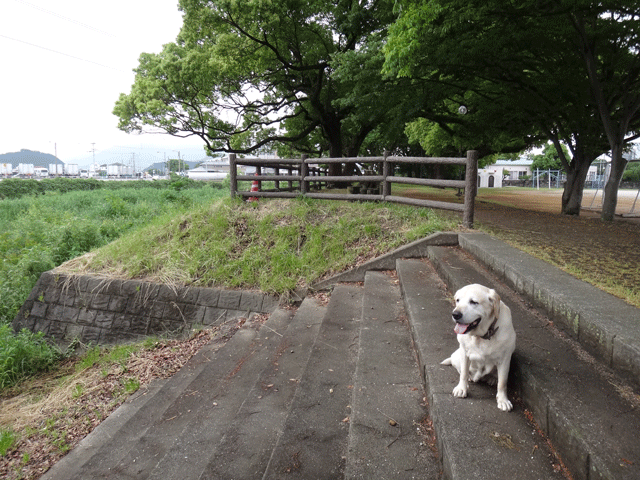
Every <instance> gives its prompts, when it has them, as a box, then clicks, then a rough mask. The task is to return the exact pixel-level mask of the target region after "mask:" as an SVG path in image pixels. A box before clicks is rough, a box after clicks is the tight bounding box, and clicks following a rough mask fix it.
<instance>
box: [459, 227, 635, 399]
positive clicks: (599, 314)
mask: <svg viewBox="0 0 640 480" xmlns="http://www.w3.org/2000/svg"><path fill="white" fill-rule="evenodd" d="M458 237H459V241H460V246H461V247H462V248H463V249H464V250H465V251H467V252H469V253H471V254H472V255H473V256H475V257H476V258H478V259H479V260H480V262H481V263H482V264H483V265H486V266H487V268H488V269H489V270H491V272H492V273H494V274H495V275H496V276H497V277H498V278H500V279H502V280H503V281H504V282H505V283H506V284H507V285H508V286H509V287H510V288H513V289H514V291H516V292H517V293H519V294H520V295H522V296H523V297H525V298H527V299H528V300H529V301H530V302H531V303H532V304H533V305H535V306H536V307H538V308H540V309H541V310H542V311H544V312H545V313H546V315H548V316H549V318H550V319H551V320H553V321H554V322H555V324H556V325H558V326H560V328H562V329H563V330H564V331H565V332H567V333H569V334H570V335H571V336H572V337H573V338H575V339H576V340H578V341H579V342H580V344H581V345H582V346H583V347H584V349H585V350H587V351H588V352H589V353H591V354H592V355H594V356H595V357H596V358H597V359H598V360H600V361H601V362H602V363H603V364H604V365H606V366H608V367H610V368H612V369H613V370H615V371H616V372H617V373H619V374H620V375H623V376H624V377H625V378H626V379H627V380H629V381H630V382H631V383H632V384H633V385H634V389H635V390H636V392H640V309H638V308H637V307H635V306H633V305H630V304H628V303H626V302H625V301H624V300H621V299H619V298H616V297H614V296H613V295H611V294H609V293H606V292H604V291H603V290H600V289H599V288H596V287H594V286H593V285H590V284H588V283H586V282H584V281H582V280H578V279H577V278H575V277H574V276H572V275H570V274H568V273H566V272H563V271H562V270H560V269H559V268H556V267H554V266H553V265H550V264H548V263H546V262H543V261H542V260H539V259H537V258H534V257H532V256H531V255H527V254H526V253H524V252H522V251H521V250H518V249H517V248H514V247H511V246H509V245H507V244H505V243H504V242H501V241H500V240H497V239H496V238H493V237H491V236H490V235H487V234H484V233H478V232H469V233H461V234H460V235H458Z"/></svg>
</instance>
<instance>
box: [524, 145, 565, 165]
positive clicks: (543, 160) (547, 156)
mask: <svg viewBox="0 0 640 480" xmlns="http://www.w3.org/2000/svg"><path fill="white" fill-rule="evenodd" d="M562 150H563V151H564V154H565V157H566V158H570V155H569V150H568V149H567V147H566V146H565V145H562ZM536 169H540V170H564V167H563V165H562V161H561V160H560V156H559V155H558V151H557V150H556V147H554V146H553V145H552V144H550V143H547V144H545V146H544V150H543V151H542V153H541V154H539V155H533V163H532V164H531V170H533V171H535V170H536Z"/></svg>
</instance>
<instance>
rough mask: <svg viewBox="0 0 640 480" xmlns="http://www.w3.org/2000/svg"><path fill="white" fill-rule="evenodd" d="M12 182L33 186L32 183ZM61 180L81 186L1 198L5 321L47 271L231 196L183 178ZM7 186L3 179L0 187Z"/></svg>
mask: <svg viewBox="0 0 640 480" xmlns="http://www.w3.org/2000/svg"><path fill="white" fill-rule="evenodd" d="M10 180H11V182H14V181H17V182H26V185H31V182H30V181H29V180H23V179H10ZM57 180H61V181H58V182H55V183H56V184H57V185H61V186H64V187H73V186H79V187H81V188H79V189H74V188H69V191H68V192H67V193H61V191H57V192H53V191H47V194H46V195H37V196H34V195H33V189H31V190H28V193H24V191H23V194H21V196H19V198H16V199H9V198H6V199H4V200H0V258H2V261H1V262H0V298H2V302H0V323H6V322H10V321H11V320H13V318H14V317H15V315H16V313H17V312H18V309H19V308H20V306H21V305H22V303H24V300H25V299H26V297H27V296H28V295H29V292H30V291H31V289H32V288H33V285H34V284H35V282H36V281H37V280H38V278H39V277H40V274H41V273H42V272H45V271H48V270H51V269H52V268H54V267H56V266H57V265H59V264H61V263H63V262H65V261H67V260H69V259H71V258H74V257H77V256H79V255H82V254H83V253H85V252H88V251H90V250H93V249H95V248H97V247H100V246H102V245H105V244H107V243H109V242H110V241H112V240H114V239H116V238H118V237H119V236H121V235H122V234H123V233H125V232H128V231H130V230H132V229H135V228H138V227H140V226H143V225H145V224H147V223H149V222H152V221H154V220H155V219H156V218H157V217H158V216H162V215H164V214H166V213H170V212H174V213H175V212H179V211H181V210H183V209H185V208H188V207H189V206H191V205H195V204H199V203H208V202H210V201H212V200H213V199H215V198H220V197H221V196H224V195H225V194H226V191H225V190H222V189H214V188H207V187H208V185H207V184H206V183H204V182H195V181H192V180H188V179H182V178H179V179H178V180H177V184H176V183H175V182H169V181H166V182H162V183H159V182H136V181H132V182H98V181H95V182H90V183H85V182H86V181H85V180H82V181H77V182H76V181H73V180H68V179H57ZM6 182H8V180H3V181H1V182H0V188H1V187H2V186H3V185H4V184H5V183H6ZM36 183H39V182H36ZM122 185H125V186H126V185H129V188H125V187H123V186H122ZM98 186H99V187H98ZM85 187H89V188H85ZM94 187H96V188H94ZM158 187H161V188H158ZM25 191H26V190H25Z"/></svg>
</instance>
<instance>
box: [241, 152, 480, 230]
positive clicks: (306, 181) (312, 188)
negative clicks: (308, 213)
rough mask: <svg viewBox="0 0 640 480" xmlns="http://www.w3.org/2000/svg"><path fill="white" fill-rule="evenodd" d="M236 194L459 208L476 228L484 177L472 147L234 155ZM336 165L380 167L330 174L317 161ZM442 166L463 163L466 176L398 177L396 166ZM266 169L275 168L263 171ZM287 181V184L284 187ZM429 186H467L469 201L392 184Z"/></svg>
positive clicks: (470, 225) (464, 223)
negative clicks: (374, 153)
mask: <svg viewBox="0 0 640 480" xmlns="http://www.w3.org/2000/svg"><path fill="white" fill-rule="evenodd" d="M229 163H230V180H231V197H236V196H241V197H275V198H294V197H298V196H300V195H302V196H305V197H309V198H318V199H329V200H347V201H357V200H359V201H386V202H394V203H403V204H407V205H415V206H419V207H428V208H438V209H444V210H456V211H460V212H462V213H463V219H462V222H463V225H464V226H465V227H467V228H473V214H474V204H475V196H476V185H477V177H478V152H477V151H475V150H470V151H468V152H467V156H466V158H464V157H460V158H458V157H396V156H388V155H384V156H382V157H347V158H307V157H306V156H305V155H303V156H302V157H300V158H289V159H284V158H279V159H261V158H237V157H236V155H234V154H231V155H230V156H229ZM332 163H341V164H343V163H359V164H366V165H375V166H376V167H377V168H375V169H373V168H367V169H366V170H365V174H364V175H341V176H335V175H328V174H327V169H326V168H322V167H318V166H317V165H327V164H332ZM401 163H404V164H414V165H415V164H442V165H463V166H465V167H466V169H465V179H464V180H438V179H430V178H412V177H400V176H395V175H394V171H395V168H394V166H395V165H396V164H401ZM241 165H244V166H252V167H255V168H256V174H255V175H238V168H237V167H238V166H241ZM263 169H265V170H266V169H268V170H269V172H265V173H263V172H262V170H263ZM374 172H375V173H374ZM254 181H258V184H260V183H261V182H275V189H273V190H269V191H257V192H255V191H254V192H251V191H249V190H246V191H245V190H238V182H254ZM338 182H340V183H356V182H357V183H358V184H359V188H360V189H362V191H359V190H358V187H355V188H352V189H351V191H352V193H321V192H319V191H318V190H319V189H320V188H322V187H327V186H328V185H330V184H332V183H338ZM282 183H286V185H287V186H286V187H282ZM394 183H397V184H410V185H426V186H433V187H447V188H458V189H463V190H464V204H459V203H452V202H438V201H434V200H421V199H415V198H407V197H400V196H395V195H391V186H392V184H394Z"/></svg>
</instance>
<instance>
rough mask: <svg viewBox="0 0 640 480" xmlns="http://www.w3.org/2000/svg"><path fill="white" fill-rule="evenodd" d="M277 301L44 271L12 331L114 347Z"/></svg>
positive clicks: (248, 294)
mask: <svg viewBox="0 0 640 480" xmlns="http://www.w3.org/2000/svg"><path fill="white" fill-rule="evenodd" d="M278 301H279V300H278V298H276V297H272V296H269V295H264V294H262V293H259V292H247V291H240V290H221V289H213V288H196V287H178V288H173V287H170V286H167V285H163V284H155V283H149V282H142V281H138V280H125V281H122V280H114V279H110V278H103V277H92V276H67V275H62V274H58V273H55V272H53V271H51V272H45V273H43V274H42V275H41V276H40V279H39V280H38V282H37V283H36V285H35V287H34V288H33V290H32V291H31V294H30V295H29V298H28V299H27V301H26V302H25V303H24V305H23V306H22V308H21V309H20V312H19V313H18V315H17V316H16V318H15V319H14V321H13V328H14V329H15V330H16V331H18V330H21V329H22V328H27V329H28V330H31V331H34V332H36V331H39V332H44V333H45V334H46V335H47V336H49V337H51V338H53V339H55V340H56V341H58V342H61V343H69V342H71V341H73V340H74V339H78V340H80V341H81V342H83V343H92V344H114V343H122V342H129V341H136V340H140V339H142V338H144V337H146V336H149V335H160V334H163V333H169V332H172V333H173V332H175V333H177V332H181V331H184V330H188V329H191V328H192V327H193V326H196V325H212V324H214V323H219V322H221V321H225V320H229V319H232V318H240V317H245V318H248V317H249V316H250V315H251V314H253V313H270V312H272V311H273V310H274V309H275V308H276V307H277V306H278Z"/></svg>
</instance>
